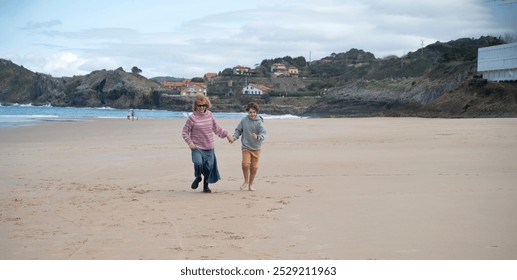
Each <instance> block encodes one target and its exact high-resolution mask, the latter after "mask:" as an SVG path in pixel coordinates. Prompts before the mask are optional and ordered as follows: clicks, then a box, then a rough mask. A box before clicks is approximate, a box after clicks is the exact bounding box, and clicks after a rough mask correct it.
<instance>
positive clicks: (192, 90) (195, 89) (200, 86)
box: [180, 82, 207, 96]
mask: <svg viewBox="0 0 517 280" xmlns="http://www.w3.org/2000/svg"><path fill="white" fill-rule="evenodd" d="M180 94H181V96H195V95H196V94H201V95H204V96H207V91H206V85H205V83H192V82H191V83H189V84H188V85H187V86H186V87H184V88H182V89H181V92H180Z"/></svg>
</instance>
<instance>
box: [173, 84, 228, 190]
mask: <svg viewBox="0 0 517 280" xmlns="http://www.w3.org/2000/svg"><path fill="white" fill-rule="evenodd" d="M211 107H212V104H211V103H210V100H208V98H207V97H206V96H204V95H201V94H197V95H196V100H195V101H194V103H193V104H192V111H193V113H192V114H191V115H190V116H189V118H188V119H187V122H186V123H185V126H184V127H183V131H182V136H183V139H184V140H185V142H187V144H188V146H189V148H190V149H191V151H192V162H193V163H194V177H195V179H194V182H192V185H191V188H192V189H197V187H198V186H199V183H200V182H201V179H202V178H201V175H203V177H204V180H203V192H205V193H211V192H212V191H211V190H210V188H209V187H208V184H214V183H216V182H217V181H219V179H221V176H220V175H219V170H218V169H217V159H216V157H215V153H214V146H215V145H214V135H213V133H215V134H216V135H217V136H219V137H220V138H225V137H226V138H227V139H228V141H230V140H232V139H231V136H229V135H228V132H227V131H226V130H224V129H223V128H221V127H220V126H219V124H217V121H216V120H215V118H214V116H213V114H212V112H210V110H209V109H210V108H211Z"/></svg>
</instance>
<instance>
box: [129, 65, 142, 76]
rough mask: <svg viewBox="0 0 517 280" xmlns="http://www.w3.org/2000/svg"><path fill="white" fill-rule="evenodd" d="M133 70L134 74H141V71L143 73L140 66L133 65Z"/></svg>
mask: <svg viewBox="0 0 517 280" xmlns="http://www.w3.org/2000/svg"><path fill="white" fill-rule="evenodd" d="M131 72H132V73H133V74H140V73H142V69H140V68H138V67H136V66H133V68H131Z"/></svg>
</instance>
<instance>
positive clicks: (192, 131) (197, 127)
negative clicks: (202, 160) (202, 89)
mask: <svg viewBox="0 0 517 280" xmlns="http://www.w3.org/2000/svg"><path fill="white" fill-rule="evenodd" d="M212 132H213V133H215V134H216V135H217V136H219V137H220V138H225V137H227V136H228V131H226V130H224V129H223V128H222V127H220V126H219V124H218V123H217V121H216V120H215V118H214V116H213V115H212V112H210V111H208V110H206V112H204V113H199V112H197V111H194V112H193V113H192V114H191V115H190V116H189V118H188V119H187V122H186V123H185V126H184V127H183V130H182V133H181V134H182V136H183V139H184V140H185V142H187V144H189V145H190V144H192V143H194V144H196V147H197V148H198V149H201V150H212V149H213V148H214V135H213V133H212Z"/></svg>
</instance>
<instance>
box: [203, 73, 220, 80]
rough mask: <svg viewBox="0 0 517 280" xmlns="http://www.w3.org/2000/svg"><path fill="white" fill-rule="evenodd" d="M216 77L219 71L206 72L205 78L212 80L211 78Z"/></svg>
mask: <svg viewBox="0 0 517 280" xmlns="http://www.w3.org/2000/svg"><path fill="white" fill-rule="evenodd" d="M215 77H217V73H206V74H205V75H204V76H203V78H204V79H205V80H210V79H213V78H215Z"/></svg>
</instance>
